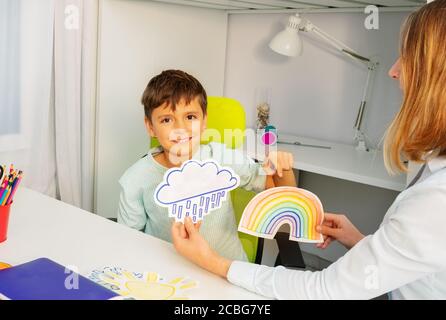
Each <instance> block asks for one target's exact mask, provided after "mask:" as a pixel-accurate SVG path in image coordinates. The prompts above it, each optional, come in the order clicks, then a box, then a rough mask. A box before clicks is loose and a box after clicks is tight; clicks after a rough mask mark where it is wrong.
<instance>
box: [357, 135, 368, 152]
mask: <svg viewBox="0 0 446 320" xmlns="http://www.w3.org/2000/svg"><path fill="white" fill-rule="evenodd" d="M355 141H356V142H357V143H358V144H357V145H356V148H355V149H356V151H360V152H369V151H370V149H369V148H368V147H367V144H366V142H365V137H364V133H362V132H361V131H359V130H358V131H357V132H356V136H355Z"/></svg>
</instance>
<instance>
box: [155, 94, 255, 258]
mask: <svg viewBox="0 0 446 320" xmlns="http://www.w3.org/2000/svg"><path fill="white" fill-rule="evenodd" d="M207 117H208V119H207V128H208V129H215V130H217V131H218V132H219V135H218V136H213V135H212V133H211V130H208V131H206V132H205V133H204V134H203V136H202V140H201V143H202V144H207V143H209V142H220V143H225V144H226V146H227V147H228V148H232V149H234V148H238V147H240V146H241V145H242V144H243V141H244V134H243V132H244V130H245V127H246V115H245V110H244V109H243V106H242V105H241V104H240V103H239V102H238V101H236V100H234V99H230V98H224V97H208V106H207ZM224 129H239V130H235V132H238V133H239V134H234V135H231V138H230V139H229V138H227V139H225V138H224ZM233 132H234V131H233ZM222 139H223V140H225V141H221V140H222ZM157 146H159V142H158V140H157V139H156V138H152V139H151V147H152V148H154V147H157ZM254 196H255V193H254V192H252V191H246V190H244V189H241V188H238V189H235V190H232V191H231V199H232V206H233V208H234V212H235V218H236V222H237V225H238V223H239V222H240V219H241V217H242V213H243V210H244V209H245V207H246V205H247V204H248V202H249V201H250V200H251V199H252V198H253V197H254ZM239 238H240V241H241V243H242V245H243V249H244V250H245V252H246V255H247V256H248V260H249V261H250V262H255V263H258V264H260V262H261V259H262V251H263V239H262V238H257V237H254V236H251V235H248V234H245V233H241V232H239Z"/></svg>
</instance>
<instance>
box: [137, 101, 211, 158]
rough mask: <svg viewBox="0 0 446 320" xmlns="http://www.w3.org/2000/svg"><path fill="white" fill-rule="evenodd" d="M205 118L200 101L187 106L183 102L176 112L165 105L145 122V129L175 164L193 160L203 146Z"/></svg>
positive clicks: (155, 110)
mask: <svg viewBox="0 0 446 320" xmlns="http://www.w3.org/2000/svg"><path fill="white" fill-rule="evenodd" d="M206 120H207V119H206V116H204V114H203V111H202V109H201V106H200V103H199V99H198V97H195V99H193V100H192V101H191V102H190V103H189V104H188V105H186V104H185V101H184V99H181V101H180V102H179V103H178V104H177V105H176V106H175V111H173V110H172V108H171V107H170V106H168V105H166V104H164V105H162V106H160V107H158V108H155V109H154V110H153V112H152V117H151V119H150V121H149V120H148V119H147V118H146V119H145V123H146V128H147V131H148V133H149V134H150V136H152V137H156V138H157V139H158V141H159V143H160V144H161V146H162V147H163V149H164V151H166V155H168V156H169V157H179V158H180V160H178V159H170V158H169V161H170V162H171V163H174V164H179V163H176V162H178V161H180V162H182V161H183V160H184V159H190V158H191V157H192V155H193V154H194V152H195V151H196V150H197V148H198V147H199V145H200V136H201V134H202V133H203V131H204V130H205V129H206Z"/></svg>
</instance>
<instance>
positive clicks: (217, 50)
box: [96, 0, 227, 217]
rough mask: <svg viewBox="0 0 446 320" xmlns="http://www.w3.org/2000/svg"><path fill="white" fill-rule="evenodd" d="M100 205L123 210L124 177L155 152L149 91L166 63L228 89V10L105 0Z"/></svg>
mask: <svg viewBox="0 0 446 320" xmlns="http://www.w3.org/2000/svg"><path fill="white" fill-rule="evenodd" d="M100 11H101V22H100V29H101V31H100V45H99V48H100V54H99V68H100V71H99V98H98V99H99V100H98V103H99V111H98V116H97V119H98V123H97V155H96V157H97V176H96V212H97V213H98V214H100V215H102V216H105V217H116V210H117V204H118V199H119V185H118V180H119V177H120V176H121V175H122V174H123V173H124V171H125V170H126V169H127V168H128V167H129V166H131V165H132V164H133V163H134V162H136V161H137V160H138V159H139V158H140V157H141V156H142V155H143V154H144V153H146V152H147V150H148V146H149V139H148V137H147V134H146V132H145V128H144V123H143V120H144V112H143V107H142V105H141V103H140V98H141V95H142V93H143V91H144V89H145V87H146V85H147V83H148V81H149V80H150V78H151V77H153V76H155V75H156V74H158V73H159V72H161V71H162V70H164V69H170V68H176V69H183V70H185V71H187V72H189V73H191V74H193V75H195V76H196V77H197V78H198V79H200V81H201V82H202V83H203V85H204V86H205V87H206V89H207V91H208V93H209V94H210V95H222V94H223V80H224V65H225V50H226V31H227V15H226V13H224V12H221V11H216V10H210V9H199V8H193V7H183V6H177V5H169V4H160V3H155V2H150V1H135V0H130V1H128V0H127V1H123V0H102V1H101V9H100Z"/></svg>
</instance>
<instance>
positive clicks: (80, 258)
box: [0, 188, 263, 300]
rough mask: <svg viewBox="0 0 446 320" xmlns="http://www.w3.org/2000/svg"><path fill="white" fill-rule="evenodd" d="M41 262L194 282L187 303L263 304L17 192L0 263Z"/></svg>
mask: <svg viewBox="0 0 446 320" xmlns="http://www.w3.org/2000/svg"><path fill="white" fill-rule="evenodd" d="M40 257H47V258H50V259H52V260H54V261H56V262H58V263H60V264H62V265H65V266H68V265H71V266H76V267H78V270H79V272H80V273H81V274H83V275H86V274H88V273H89V272H90V271H92V270H94V269H100V268H102V267H104V266H120V267H123V268H126V269H128V270H131V271H141V272H143V271H154V272H157V273H159V274H161V275H163V276H165V277H166V278H174V277H178V276H188V277H190V278H191V279H193V280H196V281H198V287H197V288H194V289H191V290H189V291H188V292H187V294H186V295H187V296H188V297H190V298H191V299H243V300H245V299H263V297H260V296H258V295H255V294H253V293H251V292H248V291H246V290H244V289H241V288H239V287H236V286H234V285H232V284H230V283H229V282H227V281H226V280H224V279H222V278H220V277H218V276H215V275H213V274H211V273H209V272H207V271H204V270H202V269H200V268H198V267H197V266H195V265H193V264H192V263H190V262H188V261H187V260H185V259H184V258H182V257H181V256H179V255H178V254H177V253H176V252H175V250H174V248H173V246H172V245H171V244H169V243H167V242H164V241H161V240H159V239H157V238H154V237H151V236H149V235H146V234H144V233H142V232H138V231H136V230H132V229H130V228H127V227H125V226H122V225H119V224H117V223H114V222H112V221H109V220H106V219H105V218H102V217H100V216H97V215H94V214H92V213H89V212H86V211H83V210H81V209H78V208H76V207H73V206H70V205H68V204H65V203H63V202H60V201H57V200H54V199H52V198H50V197H47V196H44V195H42V194H39V193H37V192H34V191H31V190H29V189H26V188H21V189H20V190H19V191H18V193H17V195H16V197H15V200H14V204H13V207H12V208H11V216H10V223H9V232H8V240H6V242H4V243H1V244H0V261H3V262H8V263H10V264H12V265H16V264H21V263H24V262H27V261H30V260H34V259H36V258H40Z"/></svg>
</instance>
